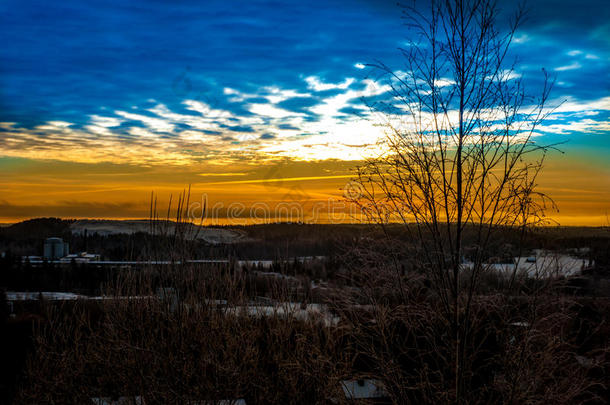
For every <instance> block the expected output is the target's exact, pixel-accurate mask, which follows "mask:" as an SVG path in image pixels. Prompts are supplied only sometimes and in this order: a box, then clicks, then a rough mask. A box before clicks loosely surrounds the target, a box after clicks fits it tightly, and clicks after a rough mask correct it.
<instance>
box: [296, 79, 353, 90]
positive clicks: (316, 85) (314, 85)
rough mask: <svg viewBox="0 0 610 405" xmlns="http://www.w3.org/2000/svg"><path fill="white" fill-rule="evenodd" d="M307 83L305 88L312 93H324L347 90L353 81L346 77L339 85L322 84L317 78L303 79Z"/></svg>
mask: <svg viewBox="0 0 610 405" xmlns="http://www.w3.org/2000/svg"><path fill="white" fill-rule="evenodd" d="M305 81H306V82H307V87H308V88H310V89H312V90H313V91H326V90H335V89H341V90H344V89H347V88H348V87H349V86H350V85H351V84H352V83H354V81H355V79H353V78H351V77H348V78H347V79H345V80H344V81H343V82H341V83H324V82H322V81H321V80H320V78H319V77H317V76H309V77H306V78H305Z"/></svg>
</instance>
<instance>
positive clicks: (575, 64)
mask: <svg viewBox="0 0 610 405" xmlns="http://www.w3.org/2000/svg"><path fill="white" fill-rule="evenodd" d="M581 67H582V65H581V64H580V63H578V62H572V63H570V64H569V65H565V66H559V67H556V68H555V70H556V71H558V72H563V71H564V70H574V69H580V68H581Z"/></svg>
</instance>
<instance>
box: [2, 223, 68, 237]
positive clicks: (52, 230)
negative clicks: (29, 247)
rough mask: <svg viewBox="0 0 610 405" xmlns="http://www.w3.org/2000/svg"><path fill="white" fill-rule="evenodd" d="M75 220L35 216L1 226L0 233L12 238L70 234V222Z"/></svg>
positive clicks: (64, 235)
mask: <svg viewBox="0 0 610 405" xmlns="http://www.w3.org/2000/svg"><path fill="white" fill-rule="evenodd" d="M73 222H74V220H71V219H61V218H34V219H28V220H26V221H23V222H18V223H16V224H12V225H9V226H6V227H1V228H0V234H1V235H2V236H4V237H8V238H11V239H16V240H22V239H32V238H36V239H42V238H48V237H51V236H59V237H66V236H69V235H70V224H71V223H73Z"/></svg>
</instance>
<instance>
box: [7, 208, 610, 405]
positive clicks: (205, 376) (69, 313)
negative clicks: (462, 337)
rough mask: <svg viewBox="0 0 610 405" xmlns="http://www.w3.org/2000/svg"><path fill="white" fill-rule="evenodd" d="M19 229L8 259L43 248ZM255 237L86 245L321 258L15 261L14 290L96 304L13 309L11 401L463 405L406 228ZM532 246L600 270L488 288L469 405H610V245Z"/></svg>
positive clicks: (479, 311)
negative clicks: (378, 391) (458, 404)
mask: <svg viewBox="0 0 610 405" xmlns="http://www.w3.org/2000/svg"><path fill="white" fill-rule="evenodd" d="M49 221H52V222H54V223H55V224H56V225H57V224H58V225H61V226H63V221H59V220H42V221H38V222H39V223H40V224H42V227H41V229H46V225H45V224H47V223H48V222H49ZM34 223H35V222H29V223H27V225H28V226H31V225H32V224H34ZM20 226H25V225H23V224H20V225H15V226H14V228H12V229H11V228H5V229H3V230H2V238H3V239H2V243H3V244H4V245H3V246H4V247H5V248H6V247H11V246H22V247H23V248H24V249H25V246H28V243H30V246H34V247H36V246H35V245H36V244H37V243H39V242H36V241H35V239H36V238H35V237H34V236H33V235H35V234H36V232H35V231H33V230H30V231H28V232H26V233H24V234H23V236H21V237H20V236H19V235H18V234H15V233H14V232H15V229H19V227H20ZM58 229H60V230H61V228H58ZM58 229H52V230H51V231H50V232H53V233H48V234H45V233H44V231H42V232H39V233H38V234H39V235H41V237H42V236H50V235H58V234H59V235H63V236H64V237H65V238H66V240H69V241H70V242H71V243H72V245H73V246H76V245H78V244H79V243H85V242H84V241H82V240H79V239H78V238H82V237H83V236H82V235H80V236H79V235H71V234H69V233H64V234H62V233H58ZM243 231H244V232H247V234H248V239H247V241H246V242H241V243H242V244H237V245H235V244H232V245H226V246H212V245H206V244H205V243H202V242H201V241H197V240H192V239H189V238H184V237H183V238H177V240H176V241H174V242H171V241H168V240H166V239H163V238H162V240H158V239H157V237H155V236H151V235H148V234H137V235H131V236H129V235H111V236H107V237H99V236H97V235H89V238H90V239H89V240H88V241H87V242H86V243H87V244H89V246H95V247H94V249H97V248H98V246H96V245H94V244H93V245H92V242H91V241H96V240H99V241H110V243H112V241H113V240H115V239H114V238H117V239H120V238H131V239H132V240H133V239H134V238H141V244H142V246H151V245H154V244H156V243H158V244H159V246H164V247H165V248H166V249H170V248H171V249H173V251H174V253H175V252H176V251H178V252H180V254H184V255H188V256H184V257H182V258H203V257H205V256H204V255H205V253H206V252H209V251H210V250H216V251H222V250H223V249H225V250H226V251H227V252H231V254H232V255H233V256H232V257H235V256H240V255H244V256H246V255H245V254H243V252H244V251H256V249H257V248H259V247H263V248H262V250H261V251H264V246H272V245H273V244H280V243H281V244H283V249H284V252H291V253H292V254H294V253H297V252H298V254H301V255H304V256H311V258H310V259H308V260H305V261H300V260H293V259H292V257H291V256H283V257H280V256H281V254H280V253H278V252H277V251H276V254H277V256H276V257H275V262H274V263H273V264H272V265H271V267H270V268H262V267H261V266H260V265H257V264H248V265H246V264H242V265H239V264H238V262H237V261H236V260H233V259H232V260H229V261H228V262H227V263H219V264H193V263H191V264H186V263H185V264H173V265H171V264H168V265H163V266H147V265H143V266H132V267H129V268H127V267H120V266H119V267H110V268H105V269H102V268H95V267H93V266H92V265H87V264H75V263H69V264H62V265H59V264H52V263H45V264H43V265H40V266H33V265H29V264H27V263H22V262H21V261H20V260H17V255H15V254H13V253H10V252H9V251H6V254H5V256H4V258H3V260H2V268H1V270H0V276H1V280H2V282H1V284H0V285H2V286H3V288H4V289H6V290H8V291H24V290H29V291H34V292H36V291H63V292H67V291H70V292H77V293H79V294H83V296H82V297H81V298H80V299H78V300H65V301H56V300H52V299H44V298H43V297H42V296H40V297H39V298H38V299H33V300H29V301H23V302H12V303H11V304H10V308H9V305H8V304H9V303H8V302H7V301H6V296H5V295H3V297H2V299H1V301H2V302H1V303H0V305H1V315H2V320H1V322H2V326H1V328H2V333H1V339H2V341H1V342H0V347H2V353H1V357H2V359H3V361H2V369H1V371H0V372H1V373H2V376H1V377H2V382H1V384H0V390H1V394H2V398H3V401H4V402H5V403H24V404H41V403H56V404H71V403H74V404H86V403H93V402H92V400H91V398H100V397H110V398H115V399H118V398H119V397H130V398H132V399H133V398H136V397H140V398H143V399H144V400H145V402H146V403H147V404H157V403H158V404H168V403H176V404H190V403H192V404H195V403H213V402H198V401H220V400H236V399H243V400H245V401H246V403H247V404H257V403H259V404H285V403H303V404H310V403H353V402H354V401H355V400H352V399H350V398H349V396H346V395H345V390H344V389H343V385H342V384H344V382H345V381H350V380H360V381H375V383H376V384H378V385H380V386H382V387H383V391H382V392H383V398H376V399H374V400H375V401H377V402H383V401H385V402H387V403H449V402H453V401H454V387H453V379H454V370H453V369H452V367H451V364H452V355H453V354H452V353H453V344H454V343H453V341H452V336H451V335H449V334H447V332H446V331H447V328H448V325H447V323H446V318H445V317H444V316H442V302H441V301H440V300H439V296H438V295H437V294H436V293H435V288H434V285H433V284H432V283H433V280H431V279H430V277H429V276H428V275H427V274H426V272H425V271H423V270H422V269H418V268H414V267H412V263H413V261H412V260H409V257H408V255H409V249H408V248H405V246H408V245H405V244H406V243H407V238H406V237H403V236H404V235H403V234H402V232H401V231H400V230H399V228H398V227H397V228H395V229H393V230H391V231H390V234H391V235H390V236H388V235H387V234H385V233H383V232H379V231H378V230H375V228H370V227H365V226H337V227H332V226H318V225H311V226H310V225H296V224H275V225H268V226H257V227H250V228H248V227H247V228H243ZM513 237H514V235H511V232H508V231H507V232H506V233H505V234H501V235H499V236H498V239H497V243H495V244H494V248H493V249H492V251H490V253H489V257H488V258H489V259H490V261H491V260H492V259H494V258H495V259H497V260H500V259H501V258H502V257H509V256H511V255H514V254H515V252H513V251H512V250H511V249H513V248H512V246H513V244H511V238H513ZM325 238H327V239H325ZM38 240H40V237H39V239H38ZM316 240H318V243H315V241H316ZM466 240H468V238H467V237H466ZM28 241H32V242H28ZM308 241H310V242H308ZM171 243H175V245H171ZM103 244H104V243H103V242H100V245H99V246H102V245H103ZM329 244H330V246H332V248H333V252H332V253H333V254H332V255H329V254H328V251H327V250H326V249H328V246H329ZM178 246H180V249H177V247H178ZM527 246H529V247H531V248H533V247H545V248H547V249H555V251H556V252H560V251H570V252H572V254H575V255H580V256H582V259H583V261H584V262H585V263H587V264H588V263H591V266H587V268H586V269H585V270H584V271H582V272H580V274H578V275H573V276H569V277H561V276H559V277H531V276H530V277H528V276H525V275H518V276H517V277H515V280H512V281H511V280H510V279H509V278H507V277H506V276H503V275H500V274H497V273H495V272H492V271H489V272H484V273H483V275H482V277H483V278H484V280H483V281H482V282H481V284H480V289H479V292H478V293H477V294H476V295H475V296H474V303H473V305H472V306H471V311H472V314H471V316H470V318H469V319H471V320H472V322H471V325H470V327H469V331H470V335H469V336H468V341H467V344H466V345H464V348H463V353H464V354H463V356H464V357H463V358H464V359H465V362H464V366H463V367H464V368H465V369H466V370H467V371H466V372H465V376H464V384H465V387H466V390H465V393H466V394H465V397H464V399H463V402H464V403H507V404H521V403H558V404H559V403H564V404H572V403H591V404H597V403H599V404H601V403H605V399H606V398H607V397H608V395H609V391H608V387H609V385H608V384H609V381H608V377H607V376H608V371H609V370H608V367H609V364H610V363H609V361H610V357H609V353H608V349H609V346H608V341H609V337H610V322H609V321H610V319H609V318H608V314H609V313H610V298H609V294H608V291H607V289H604V288H601V287H600V286H602V285H604V282H605V283H607V280H608V260H607V255H608V246H609V244H608V234H607V230H605V229H601V228H600V229H585V228H583V229H565V228H564V229H560V230H558V229H547V230H542V231H540V232H538V233H532V234H530V235H528V237H527ZM399 247H400V249H398V248H399ZM576 247H588V248H589V249H584V250H583V249H581V250H578V251H575V249H574V248H576ZM28 249H29V248H28ZM37 249H38V247H36V250H28V251H26V252H25V253H26V254H34V253H37V252H38V250H37ZM241 249H244V250H241ZM574 252H576V253H574ZM529 253H530V251H529V250H528V254H529ZM325 255H326V256H327V257H319V258H313V257H314V256H325ZM228 257H231V256H228ZM242 257H243V256H242ZM117 258H126V257H117ZM117 258H115V259H117ZM173 258H174V259H179V257H176V256H173ZM250 258H255V257H250ZM284 259H285V260H284ZM394 260H396V261H397V262H398V263H399V265H398V266H396V263H395V262H394ZM397 269H398V270H397ZM509 284H510V288H509V287H508V286H509ZM606 285H607V284H606ZM94 295H95V296H97V297H95V298H92V297H90V296H94ZM40 298H42V299H40ZM11 312H12V314H11ZM360 401H361V402H364V403H366V400H360ZM371 401H372V399H371ZM356 402H358V401H356Z"/></svg>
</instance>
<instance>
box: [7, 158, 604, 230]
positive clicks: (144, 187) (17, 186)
mask: <svg viewBox="0 0 610 405" xmlns="http://www.w3.org/2000/svg"><path fill="white" fill-rule="evenodd" d="M0 165H1V166H0V167H2V169H3V171H2V172H3V173H5V175H4V176H3V177H2V178H1V179H0V190H1V194H2V197H1V198H0V222H15V221H19V220H23V219H27V218H31V217H42V216H57V217H63V218H147V217H148V215H149V202H150V195H151V192H154V193H155V194H156V195H157V196H158V207H159V211H160V215H162V216H165V215H166V209H167V201H168V199H169V196H170V195H173V199H174V207H175V201H176V199H177V196H178V194H179V193H180V192H181V191H182V190H183V189H184V188H187V187H188V185H189V184H190V185H191V211H192V215H193V216H195V217H199V216H200V215H201V206H202V204H203V201H205V202H206V203H207V207H208V213H207V219H206V223H208V224H212V223H222V224H227V223H233V224H237V223H251V222H261V221H272V220H277V219H278V218H277V217H278V216H279V217H281V218H280V219H282V220H295V221H296V220H301V221H305V222H349V221H352V220H353V215H352V214H356V213H355V212H350V211H349V207H347V205H346V204H345V203H344V201H343V199H342V198H343V189H344V188H345V186H346V184H348V182H349V181H350V177H351V175H352V174H351V173H352V171H351V169H352V168H353V167H354V166H356V165H357V162H354V161H336V160H325V161H309V162H305V161H301V162H298V161H291V160H284V161H280V162H278V161H276V162H267V163H259V164H252V163H248V162H244V163H242V164H232V165H230V166H229V167H227V166H218V165H205V164H202V165H194V166H193V165H189V166H169V167H162V166H150V167H145V166H136V165H119V164H108V163H96V164H87V163H68V162H60V161H45V160H28V159H15V158H14V159H3V160H0ZM7 174H8V175H7ZM539 180H540V181H539V189H540V191H543V192H545V193H546V194H548V195H549V196H551V197H552V198H553V199H554V200H555V201H556V203H557V205H558V206H559V212H549V216H551V217H552V218H553V219H555V220H556V221H558V222H559V223H560V224H561V225H590V226H600V225H608V213H609V212H610V169H609V168H608V167H607V165H603V164H600V162H596V161H595V160H594V159H593V160H591V159H583V158H582V154H578V155H577V156H569V155H560V154H556V155H552V156H551V158H550V159H549V160H548V162H547V164H546V167H545V169H544V170H543V172H542V175H541V177H540V179H539ZM348 187H349V186H348ZM278 204H280V205H279V206H278ZM252 216H254V218H252ZM227 217H232V218H233V219H227Z"/></svg>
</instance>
